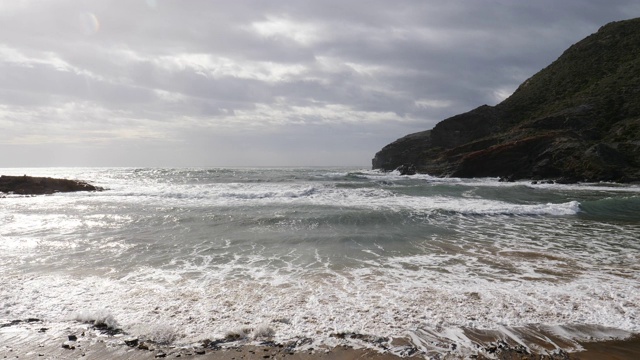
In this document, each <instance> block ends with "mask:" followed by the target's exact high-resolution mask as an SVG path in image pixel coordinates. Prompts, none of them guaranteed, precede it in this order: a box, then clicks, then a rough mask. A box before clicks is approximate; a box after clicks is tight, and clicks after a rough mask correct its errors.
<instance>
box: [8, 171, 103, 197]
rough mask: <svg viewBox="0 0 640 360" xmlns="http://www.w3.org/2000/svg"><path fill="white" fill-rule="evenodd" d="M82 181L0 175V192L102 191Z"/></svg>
mask: <svg viewBox="0 0 640 360" xmlns="http://www.w3.org/2000/svg"><path fill="white" fill-rule="evenodd" d="M102 190H104V189H103V188H101V187H97V186H93V185H90V184H87V183H86V182H84V181H78V180H67V179H54V178H49V177H31V176H27V175H24V176H6V175H2V176H0V192H2V193H6V194H10V193H12V194H19V195H43V194H53V193H56V192H72V191H102Z"/></svg>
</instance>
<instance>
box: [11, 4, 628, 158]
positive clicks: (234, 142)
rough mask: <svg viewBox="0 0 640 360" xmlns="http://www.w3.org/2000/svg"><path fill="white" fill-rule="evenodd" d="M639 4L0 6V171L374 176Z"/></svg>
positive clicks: (495, 99) (499, 98) (625, 16)
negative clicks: (294, 169) (195, 169)
mask: <svg viewBox="0 0 640 360" xmlns="http://www.w3.org/2000/svg"><path fill="white" fill-rule="evenodd" d="M638 16H640V2H639V1H637V0H629V1H626V0H620V1H617V0H608V1H602V0H581V1H577V0H576V1H573V0H562V1H558V0H536V1H525V0H486V1H479V0H466V1H462V0H447V1H444V0H437V1H436V0H433V1H432V0H407V1H403V0H368V1H364V0H363V1H360V0H315V1H311V0H287V1H277V0H269V1H267V0H252V1H241V0H238V1H229V0H224V1H222V0H220V1H212V0H207V1H205V0H202V1H197V0H111V1H110V0H95V1H93V0H0V154H1V155H0V167H32V166H304V165H312V166H326V165H356V166H362V167H369V166H370V161H371V158H372V157H373V155H374V154H375V153H376V152H377V151H378V150H380V149H381V148H382V147H383V146H384V145H386V144H388V143H390V142H392V141H394V140H395V139H397V138H399V137H401V136H404V135H406V134H409V133H412V132H416V131H422V130H426V129H430V128H431V127H433V126H434V125H435V124H436V123H437V122H438V121H440V120H442V119H444V118H447V117H449V116H452V115H455V114H458V113H462V112H465V111H468V110H471V109H473V108H475V107H477V106H479V105H483V104H489V105H495V104H497V103H499V102H500V101H501V100H503V99H505V98H506V97H507V96H509V95H510V94H511V93H512V92H513V91H514V90H515V89H516V87H517V86H518V85H519V84H520V83H522V82H523V81H524V80H526V79H527V78H529V77H530V76H532V75H533V74H535V73H536V72H537V71H539V70H541V69H542V68H544V67H545V66H547V65H548V64H549V63H551V62H552V61H553V60H555V59H556V58H558V56H560V55H561V54H562V52H563V51H564V50H565V49H566V48H567V47H569V46H570V45H571V44H573V43H575V42H577V41H579V40H581V39H582V38H584V37H585V36H587V35H589V34H591V33H593V32H595V31H597V30H598V28H599V27H600V26H602V25H604V24H606V23H608V22H610V21H615V20H623V19H629V18H633V17H638Z"/></svg>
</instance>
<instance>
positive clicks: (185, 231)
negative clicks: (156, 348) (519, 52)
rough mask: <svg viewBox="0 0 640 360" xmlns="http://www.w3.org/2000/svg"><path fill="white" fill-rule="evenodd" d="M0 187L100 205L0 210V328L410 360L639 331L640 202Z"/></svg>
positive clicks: (136, 184)
mask: <svg viewBox="0 0 640 360" xmlns="http://www.w3.org/2000/svg"><path fill="white" fill-rule="evenodd" d="M0 173H2V174H6V175H22V174H25V173H26V174H29V175H32V176H52V177H65V178H77V179H82V180H86V181H89V182H91V183H92V184H94V185H98V186H103V187H105V188H107V189H108V190H107V191H104V192H97V193H69V194H55V195H51V196H39V197H19V196H13V195H9V196H7V197H6V198H3V199H0V204H1V206H0V253H1V254H2V262H1V263H0V318H6V319H23V318H28V317H37V318H40V319H44V320H46V321H50V322H60V323H64V322H66V321H75V320H91V319H97V318H108V319H109V321H110V322H112V323H114V324H116V325H117V326H118V327H121V328H122V329H124V330H125V331H127V332H130V333H134V334H139V335H143V336H144V335H148V336H152V334H155V335H153V336H156V337H157V336H164V337H167V338H168V339H169V340H171V341H173V342H175V343H190V342H194V341H198V340H201V339H204V338H220V337H224V336H225V335H226V334H227V333H228V332H230V331H237V330H238V329H243V328H246V329H250V328H251V329H254V330H255V329H265V328H269V329H270V332H272V333H273V338H274V339H275V340H276V341H285V340H289V339H295V338H301V337H309V338H312V339H313V341H314V344H316V345H317V344H327V345H335V344H337V343H339V342H342V341H346V340H344V339H341V338H337V337H336V336H335V334H336V333H349V332H354V333H358V334H369V335H373V336H377V337H401V336H410V337H412V338H413V341H414V345H415V346H417V347H419V348H423V349H424V348H427V347H429V346H430V345H429V344H433V343H435V342H436V341H440V342H443V341H444V342H447V341H450V342H456V343H458V344H459V345H460V344H462V345H464V343H465V342H466V341H468V340H469V339H468V338H465V339H466V340H464V339H463V337H464V336H463V335H462V334H463V331H462V329H467V331H468V329H471V330H473V329H476V330H483V331H494V330H496V331H502V333H503V334H508V333H512V334H513V331H512V330H513V329H518V328H521V329H524V328H526V329H530V328H531V327H532V325H536V326H537V327H536V328H540V327H542V328H544V329H545V331H547V332H548V331H552V332H555V333H556V334H558V335H561V336H563V337H565V338H568V339H571V338H575V339H581V338H584V337H589V336H600V337H607V336H620V334H626V333H629V332H631V333H638V332H640V320H639V317H640V311H639V307H640V281H639V280H640V240H639V239H640V187H638V186H633V185H630V186H621V185H614V184H580V185H531V184H529V183H528V182H516V183H500V182H498V181H497V179H470V180H469V179H437V178H432V177H429V176H426V175H420V176H414V177H406V176H399V175H397V174H393V173H391V174H385V173H379V172H375V171H367V170H358V169H345V168H335V169H320V168H312V169H292V168H286V169H266V168H257V169H246V168H237V169H129V168H126V169H123V168H116V169H106V168H99V169H92V168H72V169H64V168H37V169H2V170H1V171H0ZM577 328H580V329H581V330H580V331H576V330H575V329H577ZM508 329H512V330H508ZM585 329H587V330H585ZM588 329H592V330H591V331H589V330H588ZM603 329H604V330H603ZM606 329H610V330H606ZM516 333H517V331H516ZM158 334H161V335H158ZM332 335H333V336H332ZM505 336H506V335H505ZM514 336H515V335H514ZM516 338H517V336H516ZM361 345H363V346H373V345H371V344H368V343H366V342H365V343H363V344H361Z"/></svg>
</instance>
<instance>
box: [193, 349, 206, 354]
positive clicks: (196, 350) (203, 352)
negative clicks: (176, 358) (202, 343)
mask: <svg viewBox="0 0 640 360" xmlns="http://www.w3.org/2000/svg"><path fill="white" fill-rule="evenodd" d="M194 352H195V353H196V354H197V355H204V354H205V351H204V349H195V350H194Z"/></svg>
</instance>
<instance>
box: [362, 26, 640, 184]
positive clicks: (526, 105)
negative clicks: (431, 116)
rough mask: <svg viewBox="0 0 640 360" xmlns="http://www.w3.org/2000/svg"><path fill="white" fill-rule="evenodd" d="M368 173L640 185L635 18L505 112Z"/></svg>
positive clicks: (432, 136)
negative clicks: (411, 171) (411, 169)
mask: <svg viewBox="0 0 640 360" xmlns="http://www.w3.org/2000/svg"><path fill="white" fill-rule="evenodd" d="M372 163H373V168H374V169H382V170H385V171H391V170H395V169H398V168H399V167H402V166H404V165H405V164H414V165H415V168H416V171H417V172H419V173H428V174H430V175H434V176H454V177H500V178H503V179H505V180H519V179H531V180H543V179H546V180H548V179H553V180H557V182H558V183H574V182H580V181H616V182H636V181H640V18H638V19H632V20H626V21H620V22H614V23H610V24H608V25H605V26H603V27H602V28H601V29H600V30H599V31H598V32H597V33H595V34H592V35H590V36H589V37H587V38H585V39H584V40H582V41H580V42H578V43H576V44H575V45H573V46H571V47H570V48H569V49H568V50H566V51H565V52H564V54H562V56H560V57H559V58H558V59H557V60H556V61H555V62H553V63H552V64H551V65H549V66H548V67H546V68H545V69H543V70H541V71H540V72H538V73H537V74H535V75H534V76H533V77H531V78H530V79H528V80H526V81H525V82H524V83H522V84H521V85H520V87H519V88H518V89H517V90H516V91H515V92H514V93H513V95H511V96H510V97H509V98H507V99H506V100H504V101H503V102H502V103H500V104H498V105H496V106H488V105H483V106H480V107H478V108H476V109H474V110H471V111H469V112H467V113H464V114H460V115H456V116H453V117H451V118H448V119H446V120H443V121H441V122H440V123H438V124H437V125H436V126H435V127H434V128H433V129H431V130H427V131H422V132H418V133H414V134H410V135H407V136H405V137H403V138H401V139H398V140H396V141H395V142H393V143H391V144H389V145H387V146H385V147H384V148H383V149H382V150H380V151H379V152H378V153H377V154H376V155H375V157H374V158H373V161H372Z"/></svg>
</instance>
